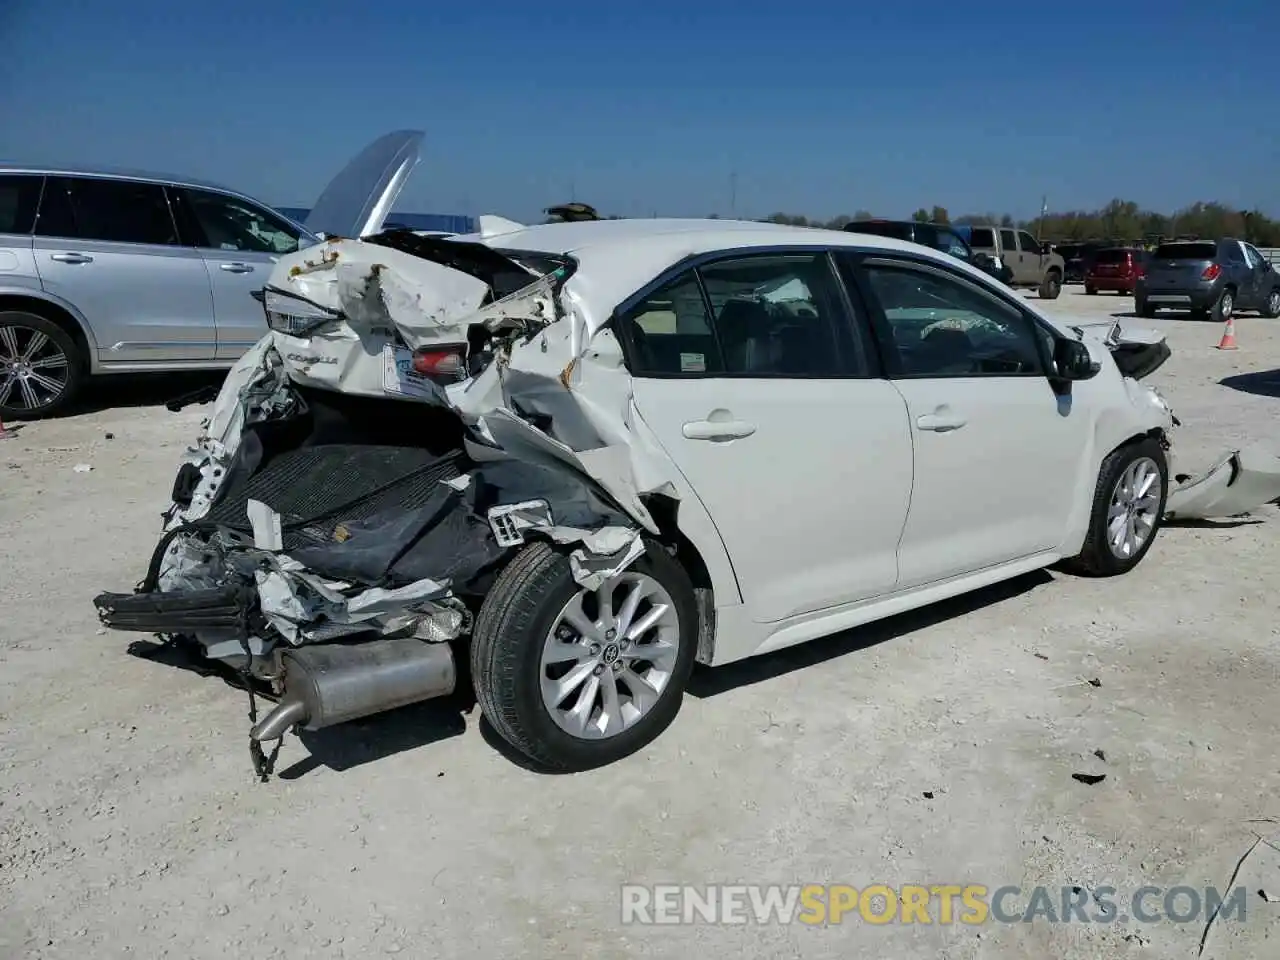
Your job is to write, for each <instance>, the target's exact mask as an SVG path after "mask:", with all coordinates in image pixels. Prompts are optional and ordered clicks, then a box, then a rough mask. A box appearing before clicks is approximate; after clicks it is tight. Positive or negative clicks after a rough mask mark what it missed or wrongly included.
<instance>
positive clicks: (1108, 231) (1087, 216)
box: [546, 199, 1280, 247]
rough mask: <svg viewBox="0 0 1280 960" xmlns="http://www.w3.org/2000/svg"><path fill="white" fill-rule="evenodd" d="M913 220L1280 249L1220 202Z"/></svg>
mask: <svg viewBox="0 0 1280 960" xmlns="http://www.w3.org/2000/svg"><path fill="white" fill-rule="evenodd" d="M546 212H547V213H548V214H549V217H550V220H552V221H555V220H604V219H607V220H617V219H620V218H618V217H616V216H609V217H602V216H601V215H600V214H599V213H598V212H597V211H596V209H595V208H594V207H591V206H590V205H588V204H585V203H572V204H562V205H560V206H557V207H549V208H548V209H547V211H546ZM711 217H712V219H716V217H717V215H716V214H714V213H713V214H711ZM761 219H763V220H764V221H766V222H768V223H782V224H788V225H790V226H795V227H823V228H826V229H828V230H843V229H844V228H845V226H846V225H847V224H849V223H852V222H853V221H855V220H872V219H875V216H874V214H872V213H871V211H869V210H858V211H855V212H854V214H853V215H852V216H848V215H841V216H838V217H833V218H831V219H830V220H822V219H810V218H809V217H805V216H800V215H797V214H790V213H774V214H771V215H769V216H767V217H763V218H761ZM890 219H897V218H890ZM911 219H912V220H916V221H918V222H921V223H954V224H969V225H971V226H996V227H1016V228H1021V229H1024V230H1027V231H1029V232H1031V233H1034V234H1036V236H1038V237H1039V238H1040V239H1041V240H1048V241H1050V242H1053V243H1063V242H1066V241H1070V240H1106V241H1108V242H1115V243H1120V242H1124V243H1140V242H1143V241H1150V240H1154V239H1156V238H1160V237H1164V238H1167V239H1172V238H1174V237H1200V238H1205V239H1217V238H1219V237H1234V238H1236V239H1240V240H1245V241H1247V242H1248V243H1252V244H1254V245H1255V246H1259V247H1280V220H1272V219H1271V218H1270V217H1268V216H1266V215H1265V214H1263V213H1261V212H1260V211H1257V210H1235V209H1232V208H1231V207H1228V206H1226V205H1225V204H1222V203H1215V202H1203V201H1202V202H1197V203H1193V204H1191V206H1189V207H1184V208H1182V209H1181V210H1178V211H1176V212H1174V213H1169V214H1166V213H1158V212H1156V211H1154V210H1143V209H1142V208H1141V207H1139V206H1138V204H1136V203H1133V202H1132V201H1129V200H1118V199H1117V200H1112V201H1111V202H1110V203H1108V204H1107V205H1106V206H1105V207H1103V208H1102V209H1101V210H1092V211H1089V210H1069V211H1066V212H1061V213H1048V214H1045V215H1044V216H1043V217H1037V218H1036V219H1034V220H1015V219H1014V218H1013V217H1012V216H1010V215H1009V214H1007V213H1005V214H996V213H969V214H965V215H964V216H960V217H954V218H953V217H952V216H951V215H950V214H949V213H948V211H947V208H946V207H940V206H934V207H931V208H928V209H926V208H925V207H921V208H920V209H919V210H917V211H916V212H915V213H913V214H912V215H911Z"/></svg>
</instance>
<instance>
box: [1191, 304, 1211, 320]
mask: <svg viewBox="0 0 1280 960" xmlns="http://www.w3.org/2000/svg"><path fill="white" fill-rule="evenodd" d="M1191 319H1192V320H1208V319H1209V311H1208V310H1202V309H1200V308H1199V307H1194V308H1193V309H1192V310H1191Z"/></svg>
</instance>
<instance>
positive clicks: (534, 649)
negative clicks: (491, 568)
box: [471, 542, 698, 772]
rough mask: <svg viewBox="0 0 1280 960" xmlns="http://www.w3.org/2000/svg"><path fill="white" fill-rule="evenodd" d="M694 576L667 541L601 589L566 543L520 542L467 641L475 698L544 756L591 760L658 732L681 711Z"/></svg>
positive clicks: (523, 744) (537, 760)
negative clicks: (577, 575)
mask: <svg viewBox="0 0 1280 960" xmlns="http://www.w3.org/2000/svg"><path fill="white" fill-rule="evenodd" d="M697 616H698V614H697V607H696V604H695V601H694V593H693V588H692V586H691V585H690V583H689V578H688V576H687V575H686V574H685V572H684V570H683V569H682V568H681V567H680V565H679V564H678V563H677V562H676V561H675V560H674V559H672V558H671V557H670V556H668V555H667V554H666V553H665V552H664V551H663V550H662V549H661V548H660V547H658V546H656V545H653V544H650V545H649V546H648V547H647V549H646V551H645V553H644V555H642V556H641V557H640V558H639V559H637V560H636V561H635V562H634V563H633V564H631V566H629V567H628V568H627V569H626V570H624V571H623V572H622V573H621V574H619V575H618V576H617V577H614V578H613V579H611V580H609V581H607V582H606V583H605V584H604V585H603V586H601V587H600V588H599V589H596V590H589V589H586V588H584V587H582V586H580V585H579V584H578V583H577V582H576V581H575V580H574V579H573V575H572V570H571V568H570V564H569V559H568V557H567V556H566V555H565V554H564V552H563V551H560V550H557V549H555V548H554V547H552V546H551V545H550V544H547V543H541V542H539V543H533V544H530V545H529V546H527V547H525V548H524V550H522V551H521V552H520V553H519V554H518V555H517V556H516V557H515V559H514V560H512V561H511V563H510V564H509V565H508V566H507V568H506V569H505V570H503V572H502V573H501V574H500V575H499V576H498V578H497V580H496V581H495V583H494V586H493V589H492V590H491V591H490V592H489V595H488V596H487V597H486V598H485V601H484V604H483V605H482V606H481V609H480V614H479V616H478V617H477V618H476V626H475V630H474V632H473V636H472V641H471V673H472V680H473V683H474V684H475V692H476V699H477V701H478V702H479V704H480V708H481V710H482V711H483V712H484V714H485V717H486V718H487V719H488V720H489V722H490V723H491V724H492V725H493V727H494V729H495V730H496V731H497V732H498V733H499V734H500V735H501V736H502V738H503V739H504V740H506V741H507V742H508V743H509V744H511V746H512V747H514V748H515V749H516V750H517V751H519V752H520V753H521V754H523V755H524V756H525V757H526V758H528V759H529V760H530V761H532V763H533V764H534V765H536V766H538V767H541V768H543V769H547V770H554V771H560V772H572V771H579V770H588V769H591V768H593V767H598V766H603V765H604V764H608V763H612V762H614V761H615V760H620V759H622V758H623V757H626V756H628V755H630V754H632V753H634V752H635V751H637V750H639V749H641V748H642V747H644V746H645V745H646V744H648V743H650V742H651V741H653V740H654V739H655V738H656V737H657V736H658V735H659V734H661V733H662V732H663V731H664V730H665V729H666V728H667V727H668V726H669V725H670V724H671V722H672V721H673V720H674V719H675V717H676V714H677V712H679V709H680V704H681V701H682V699H683V696H684V687H685V684H686V683H687V682H688V679H689V674H690V672H691V671H692V669H693V662H694V656H695V654H696V652H697V651H696V647H697V638H698V629H697Z"/></svg>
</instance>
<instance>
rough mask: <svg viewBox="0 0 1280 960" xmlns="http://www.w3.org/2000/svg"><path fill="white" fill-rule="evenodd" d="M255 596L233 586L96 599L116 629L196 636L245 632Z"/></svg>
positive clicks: (103, 617) (104, 595)
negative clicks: (203, 632) (208, 632)
mask: <svg viewBox="0 0 1280 960" xmlns="http://www.w3.org/2000/svg"><path fill="white" fill-rule="evenodd" d="M251 598H252V593H251V590H250V589H249V588H248V587H246V586H241V585H239V584H230V585H228V586H224V587H214V588H212V589H207V590H184V591H182V592H180V593H100V594H98V595H97V596H96V597H94V598H93V605H94V606H95V607H97V609H98V619H99V620H101V621H102V625H103V626H104V627H108V628H110V629H112V630H131V631H134V632H136V633H193V632H195V631H197V630H242V629H243V628H244V625H245V620H246V618H247V616H248V613H249V605H250V602H251Z"/></svg>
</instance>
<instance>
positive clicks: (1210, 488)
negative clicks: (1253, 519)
mask: <svg viewBox="0 0 1280 960" xmlns="http://www.w3.org/2000/svg"><path fill="white" fill-rule="evenodd" d="M1277 498H1280V455H1277V454H1276V453H1275V451H1273V450H1272V449H1270V448H1268V447H1266V446H1264V445H1262V444H1255V445H1254V446H1251V447H1245V448H1243V449H1241V450H1235V451H1233V452H1231V453H1229V454H1227V455H1226V456H1225V457H1223V458H1222V459H1221V460H1219V461H1218V462H1217V463H1216V464H1215V465H1214V466H1213V468H1212V469H1210V470H1209V471H1207V472H1206V473H1204V474H1202V475H1201V476H1200V477H1198V478H1197V479H1195V480H1191V481H1189V482H1187V483H1184V484H1183V485H1182V486H1180V487H1178V488H1177V489H1175V490H1171V491H1169V495H1168V497H1167V499H1166V501H1165V516H1166V517H1168V518H1171V519H1209V518H1212V517H1235V516H1241V515H1244V514H1247V513H1250V512H1252V511H1254V510H1256V509H1257V508H1258V507H1260V506H1262V505H1264V504H1268V503H1273V502H1275V501H1276V499H1277Z"/></svg>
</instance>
